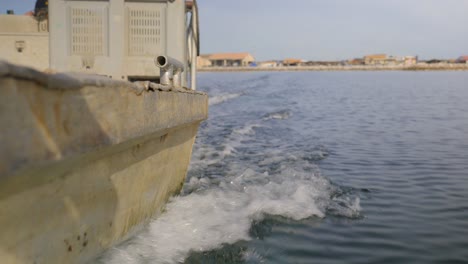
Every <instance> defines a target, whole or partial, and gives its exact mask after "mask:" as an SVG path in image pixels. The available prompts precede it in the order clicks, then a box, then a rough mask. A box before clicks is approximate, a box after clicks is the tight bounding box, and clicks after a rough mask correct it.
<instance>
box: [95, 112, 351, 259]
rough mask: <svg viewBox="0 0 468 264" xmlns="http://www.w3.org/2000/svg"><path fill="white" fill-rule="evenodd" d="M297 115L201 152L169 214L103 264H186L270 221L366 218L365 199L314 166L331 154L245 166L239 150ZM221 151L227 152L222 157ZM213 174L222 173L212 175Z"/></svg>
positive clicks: (281, 156) (279, 154) (237, 133)
mask: <svg viewBox="0 0 468 264" xmlns="http://www.w3.org/2000/svg"><path fill="white" fill-rule="evenodd" d="M289 115H290V113H289V112H288V111H280V112H276V113H272V114H270V115H267V117H268V118H265V117H264V118H262V119H260V120H259V121H258V122H256V123H255V122H254V123H249V124H245V125H244V126H243V127H240V128H233V129H232V132H231V133H230V134H229V135H228V136H227V137H226V139H225V142H224V146H225V147H224V148H223V151H220V148H219V146H218V147H210V145H209V144H206V145H204V147H201V148H200V147H197V148H196V149H195V150H194V158H193V162H192V163H193V164H192V169H191V170H193V171H198V173H197V172H192V173H190V175H191V176H192V177H190V178H189V179H188V180H187V182H186V183H185V186H184V189H183V192H182V195H181V196H179V197H174V198H172V199H171V201H170V202H169V203H168V204H167V207H166V210H165V213H164V214H162V215H161V216H159V217H158V218H157V219H155V220H154V221H153V222H152V223H151V224H150V225H149V226H148V227H147V228H146V229H145V230H144V231H143V232H142V233H141V234H140V235H138V236H136V237H134V238H132V239H130V240H129V241H127V242H126V243H124V244H123V245H120V246H119V247H117V248H114V249H112V250H110V251H108V252H107V253H106V254H105V256H104V257H103V258H102V262H104V263H150V262H151V263H178V262H183V261H184V260H185V259H186V258H187V257H188V256H189V255H190V254H191V253H193V252H205V251H209V250H213V249H217V248H220V247H222V246H223V245H226V244H234V243H236V242H238V241H248V240H251V239H253V238H252V237H251V235H250V230H251V228H252V225H253V224H254V223H258V222H259V221H262V220H263V219H264V218H265V217H267V216H281V217H286V218H290V219H294V220H302V219H307V218H310V217H318V218H323V217H325V216H326V214H333V215H338V216H343V217H350V218H354V217H359V215H360V205H359V203H360V200H359V198H358V197H353V196H352V195H348V194H344V193H343V192H342V191H341V190H340V188H339V187H337V186H335V185H333V184H332V183H331V182H330V181H329V180H328V179H327V178H326V177H324V176H322V175H321V173H320V171H319V169H318V167H317V166H316V165H315V164H314V163H313V162H311V158H310V156H311V155H316V153H317V152H320V153H321V154H320V155H324V156H326V155H327V154H326V151H325V150H324V149H323V148H314V149H313V150H312V151H311V153H294V152H288V153H285V152H284V151H282V150H281V149H275V150H269V151H268V153H259V154H258V155H254V156H253V157H251V158H252V160H251V161H250V162H249V161H244V162H239V159H238V158H240V156H243V155H246V154H245V153H244V154H242V153H239V152H238V151H236V148H240V147H242V142H246V141H249V140H252V139H255V137H256V130H257V129H259V128H263V127H265V126H267V125H268V124H266V123H267V122H268V120H269V119H272V118H273V119H276V117H279V116H281V118H279V119H285V118H287V116H289ZM220 152H225V153H224V154H223V153H221V154H220V155H214V154H215V153H220ZM324 153H325V154H324ZM204 155H206V156H204ZM202 156H203V158H201V157H202ZM247 156H248V155H247ZM244 158H246V157H244ZM256 158H258V160H255V159H256ZM213 167H214V169H213ZM210 170H214V171H216V173H215V174H214V176H213V175H211V176H209V177H208V176H206V174H208V172H209V171H210ZM219 174H222V175H219ZM246 256H249V255H248V254H247V255H246Z"/></svg>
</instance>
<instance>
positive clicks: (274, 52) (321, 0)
mask: <svg viewBox="0 0 468 264" xmlns="http://www.w3.org/2000/svg"><path fill="white" fill-rule="evenodd" d="M34 2H35V1H34V0H32V1H31V0H0V10H1V11H2V13H5V10H6V9H15V11H16V13H24V12H26V11H27V10H30V9H32V7H33V6H34ZM198 5H199V8H200V24H201V28H200V31H201V34H202V35H201V45H202V47H201V51H202V53H213V52H241V51H247V52H250V53H252V54H253V55H254V56H255V58H256V59H257V60H267V59H282V58H286V57H296V58H302V59H310V60H335V59H347V58H353V57H362V56H363V55H366V54H371V53H387V54H389V55H419V56H420V58H423V59H429V58H456V57H458V56H460V55H463V54H468V0H288V1H286V0H281V1H280V0H198Z"/></svg>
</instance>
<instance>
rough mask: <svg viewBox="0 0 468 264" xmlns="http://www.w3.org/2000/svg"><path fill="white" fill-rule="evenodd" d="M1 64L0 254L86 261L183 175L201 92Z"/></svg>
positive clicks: (154, 206) (135, 225)
mask: <svg viewBox="0 0 468 264" xmlns="http://www.w3.org/2000/svg"><path fill="white" fill-rule="evenodd" d="M24 70H25V69H24V68H15V67H13V66H12V65H9V64H0V127H1V133H0V146H1V149H0V259H1V260H2V263H38V264H39V263H84V262H87V261H89V260H91V259H92V258H94V257H95V256H96V255H98V254H99V253H101V252H102V251H103V250H105V249H107V248H109V247H111V246H112V245H115V244H116V243H118V242H119V241H122V240H123V239H125V238H126V237H128V236H129V235H130V234H132V232H135V231H136V230H138V229H139V228H140V227H141V226H142V225H144V224H145V223H147V222H148V221H149V220H150V218H151V217H153V216H155V215H157V214H158V213H159V212H161V210H162V208H163V206H164V204H165V202H166V201H167V199H168V198H169V197H170V196H171V195H172V194H174V193H177V192H178V191H179V190H180V189H181V187H182V184H183V182H184V179H185V175H186V172H187V168H188V164H189V161H190V155H191V151H192V146H193V142H194V139H195V135H196V133H197V129H198V125H199V123H200V122H201V121H202V120H204V119H206V117H207V110H208V109H207V96H206V95H205V94H203V93H197V92H188V91H185V90H177V91H149V90H145V89H144V87H137V86H134V85H131V84H130V83H124V82H115V81H111V82H107V81H102V80H84V81H83V80H81V81H77V80H76V79H75V80H72V79H69V78H68V77H63V76H45V75H42V74H38V73H37V72H34V71H31V70H26V71H24Z"/></svg>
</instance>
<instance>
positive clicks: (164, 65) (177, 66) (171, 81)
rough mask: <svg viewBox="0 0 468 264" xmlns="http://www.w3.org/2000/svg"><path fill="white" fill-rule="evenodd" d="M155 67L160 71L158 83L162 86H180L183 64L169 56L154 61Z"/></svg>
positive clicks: (159, 57)
mask: <svg viewBox="0 0 468 264" xmlns="http://www.w3.org/2000/svg"><path fill="white" fill-rule="evenodd" d="M154 62H155V64H156V66H157V67H159V69H160V74H159V78H160V83H161V84H162V85H173V86H174V87H181V86H182V72H183V71H184V64H183V63H182V62H180V61H178V60H176V59H174V58H171V57H169V56H158V57H156V58H155V59H154Z"/></svg>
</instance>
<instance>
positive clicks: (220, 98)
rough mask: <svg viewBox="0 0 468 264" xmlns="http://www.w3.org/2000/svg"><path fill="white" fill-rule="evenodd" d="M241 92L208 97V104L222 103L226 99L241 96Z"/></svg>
mask: <svg viewBox="0 0 468 264" xmlns="http://www.w3.org/2000/svg"><path fill="white" fill-rule="evenodd" d="M241 95H242V93H232V94H221V95H216V96H213V97H210V98H209V99H208V104H209V105H210V106H212V105H217V104H221V103H224V102H226V101H229V100H232V99H235V98H237V97H239V96H241Z"/></svg>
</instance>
